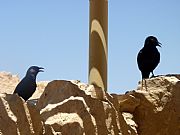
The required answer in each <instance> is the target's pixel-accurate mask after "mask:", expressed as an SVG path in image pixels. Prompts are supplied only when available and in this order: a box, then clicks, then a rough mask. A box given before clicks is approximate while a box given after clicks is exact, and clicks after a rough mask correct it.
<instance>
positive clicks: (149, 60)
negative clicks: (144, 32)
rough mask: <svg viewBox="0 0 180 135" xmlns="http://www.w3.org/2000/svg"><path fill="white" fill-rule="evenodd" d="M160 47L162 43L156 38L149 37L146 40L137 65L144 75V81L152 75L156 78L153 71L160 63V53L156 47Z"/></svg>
mask: <svg viewBox="0 0 180 135" xmlns="http://www.w3.org/2000/svg"><path fill="white" fill-rule="evenodd" d="M160 45H161V43H159V42H158V40H157V38H156V37H154V36H149V37H147V38H146V40H145V43H144V47H143V48H142V49H141V50H140V51H139V53H138V56H137V63H138V67H139V70H140V71H141V74H142V79H145V78H149V75H150V73H152V75H153V76H154V74H153V70H154V69H155V68H156V67H157V65H158V64H159V62H160V53H159V52H158V49H157V48H156V46H160ZM160 47H161V46H160Z"/></svg>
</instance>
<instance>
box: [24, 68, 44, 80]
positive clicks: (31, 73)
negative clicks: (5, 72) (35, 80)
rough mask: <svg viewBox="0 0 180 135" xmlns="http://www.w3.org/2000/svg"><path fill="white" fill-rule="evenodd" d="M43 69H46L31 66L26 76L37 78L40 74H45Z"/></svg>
mask: <svg viewBox="0 0 180 135" xmlns="http://www.w3.org/2000/svg"><path fill="white" fill-rule="evenodd" d="M43 69H44V68H43V67H38V66H31V67H30V68H29V69H28V71H27V73H26V76H32V77H36V76H37V74H38V73H39V72H44V71H43Z"/></svg>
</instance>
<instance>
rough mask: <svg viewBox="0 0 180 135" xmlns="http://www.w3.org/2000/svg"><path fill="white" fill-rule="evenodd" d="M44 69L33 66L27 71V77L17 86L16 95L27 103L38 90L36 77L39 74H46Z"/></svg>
mask: <svg viewBox="0 0 180 135" xmlns="http://www.w3.org/2000/svg"><path fill="white" fill-rule="evenodd" d="M42 69H44V68H42V67H38V66H31V67H30V68H29V69H28V70H27V73H26V76H25V77H24V78H23V79H22V80H21V81H20V83H19V84H18V85H17V86H16V89H15V91H14V93H17V94H18V95H19V96H20V97H22V98H23V99H24V100H25V101H26V100H28V99H29V98H30V97H31V96H32V94H33V93H34V92H35V90H36V87H37V84H36V76H37V74H38V73H39V72H44V71H43V70H42Z"/></svg>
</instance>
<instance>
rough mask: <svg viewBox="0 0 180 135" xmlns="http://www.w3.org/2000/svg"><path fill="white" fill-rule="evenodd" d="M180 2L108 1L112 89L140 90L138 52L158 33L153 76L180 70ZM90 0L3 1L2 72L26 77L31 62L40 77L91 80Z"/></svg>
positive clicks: (0, 21) (0, 11)
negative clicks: (38, 68) (157, 60)
mask: <svg viewBox="0 0 180 135" xmlns="http://www.w3.org/2000/svg"><path fill="white" fill-rule="evenodd" d="M179 7H180V1H179V0H166V1H164V0H158V1H157V0H151V1H148V0H138V1H130V0H126V1H123V0H109V2H108V92H109V93H117V94H122V93H124V92H126V91H128V90H134V89H136V88H137V85H138V82H139V80H141V74H140V71H139V70H138V67H137V62H136V58H137V54H138V51H139V50H140V49H141V48H142V47H143V45H144V40H145V38H146V37H147V36H149V35H154V36H156V37H157V38H158V40H159V42H161V43H162V48H158V50H159V52H160V53H161V61H160V64H159V65H158V67H157V68H156V69H155V70H154V74H155V75H165V74H170V73H176V74H178V73H180V60H179V59H180V8H179ZM88 48H89V0H78V1H74V0H26V1H25V0H3V1H0V71H7V72H11V73H12V74H18V75H19V77H20V78H23V77H24V75H25V73H26V70H27V69H28V68H29V67H30V66H31V65H38V66H42V67H44V68H45V72H44V73H40V74H39V75H38V78H37V80H38V81H46V80H49V81H51V80H56V79H60V80H80V81H81V82H83V83H88V56H89V54H88V53H89V50H88Z"/></svg>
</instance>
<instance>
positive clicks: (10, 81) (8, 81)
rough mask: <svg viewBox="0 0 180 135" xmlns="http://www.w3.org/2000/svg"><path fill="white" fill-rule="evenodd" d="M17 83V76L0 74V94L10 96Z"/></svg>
mask: <svg viewBox="0 0 180 135" xmlns="http://www.w3.org/2000/svg"><path fill="white" fill-rule="evenodd" d="M18 83H19V77H18V76H17V75H12V74H11V73H9V72H0V93H7V94H12V93H13V91H14V89H15V87H16V85H17V84H18Z"/></svg>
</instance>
